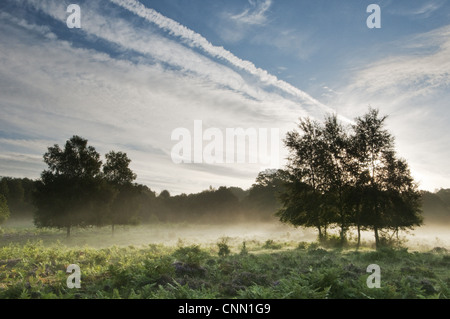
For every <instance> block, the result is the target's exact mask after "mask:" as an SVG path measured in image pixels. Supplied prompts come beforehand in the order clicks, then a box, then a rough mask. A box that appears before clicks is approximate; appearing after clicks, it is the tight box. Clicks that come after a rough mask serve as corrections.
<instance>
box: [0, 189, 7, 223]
mask: <svg viewBox="0 0 450 319" xmlns="http://www.w3.org/2000/svg"><path fill="white" fill-rule="evenodd" d="M8 218H9V208H8V203H7V202H6V198H5V196H3V195H2V194H0V225H1V224H3V223H4V222H5V221H6V220H7V219H8Z"/></svg>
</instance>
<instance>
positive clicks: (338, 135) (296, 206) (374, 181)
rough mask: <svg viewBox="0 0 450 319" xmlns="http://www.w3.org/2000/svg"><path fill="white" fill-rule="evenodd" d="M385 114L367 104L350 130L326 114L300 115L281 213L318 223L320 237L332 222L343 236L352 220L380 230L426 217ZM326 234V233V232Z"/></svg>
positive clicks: (286, 218)
mask: <svg viewBox="0 0 450 319" xmlns="http://www.w3.org/2000/svg"><path fill="white" fill-rule="evenodd" d="M385 119H386V117H379V115H378V110H374V109H371V108H370V109H369V112H368V113H366V114H365V115H364V116H362V117H358V118H356V119H355V122H356V124H355V125H353V126H352V132H351V133H352V134H348V133H347V131H346V129H345V128H344V127H342V125H341V124H339V123H338V121H337V117H336V116H328V117H327V118H326V119H325V122H324V125H321V124H320V123H318V122H313V121H311V120H310V119H308V118H306V119H300V124H299V128H300V130H301V132H302V133H301V134H300V133H299V132H297V131H292V132H288V134H287V137H286V139H285V144H286V146H287V147H288V148H289V151H290V155H289V162H288V166H287V168H288V172H289V174H290V178H289V179H290V182H289V183H288V186H287V187H286V191H285V192H284V193H283V194H282V195H281V197H280V198H281V200H282V203H283V207H282V208H281V209H280V210H279V211H278V213H277V216H278V217H279V218H280V220H281V221H282V222H288V223H291V224H293V225H295V226H306V227H316V228H317V229H318V231H319V238H322V236H323V235H322V229H324V231H325V233H326V228H327V227H328V226H329V225H338V227H340V235H341V241H342V242H344V240H345V237H346V232H347V230H348V229H349V227H350V226H352V225H355V226H356V227H357V229H358V245H359V242H360V231H361V228H366V229H372V230H373V231H374V235H375V243H376V246H377V247H379V244H380V235H379V232H380V231H381V230H383V229H385V230H389V229H391V230H394V231H395V232H396V233H397V234H398V231H399V230H400V229H405V228H413V227H414V226H417V225H420V224H421V223H422V218H421V209H420V205H421V204H420V198H421V197H420V193H419V192H418V190H417V186H416V185H415V183H414V180H413V178H412V177H411V174H410V171H409V168H408V165H407V163H406V161H405V160H402V159H397V158H396V155H395V150H394V139H393V137H392V136H391V134H390V133H389V132H388V131H387V130H386V129H385V128H384V122H385ZM325 235H326V234H325Z"/></svg>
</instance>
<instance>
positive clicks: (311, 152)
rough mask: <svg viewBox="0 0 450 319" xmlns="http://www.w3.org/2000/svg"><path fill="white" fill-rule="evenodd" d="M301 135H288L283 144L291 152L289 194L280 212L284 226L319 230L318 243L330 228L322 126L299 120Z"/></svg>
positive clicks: (283, 201) (284, 196) (278, 214)
mask: <svg viewBox="0 0 450 319" xmlns="http://www.w3.org/2000/svg"><path fill="white" fill-rule="evenodd" d="M298 127H299V129H300V130H301V131H302V134H300V133H299V132H297V131H292V132H288V133H287V136H286V139H285V141H284V143H285V145H286V146H287V147H288V149H289V151H290V155H289V158H288V166H287V171H288V173H289V180H290V182H289V183H288V187H287V190H286V192H285V193H284V194H282V195H281V197H280V198H281V201H282V203H283V207H282V208H281V209H280V210H279V211H278V212H277V216H278V217H279V218H280V220H281V221H282V222H288V223H292V224H293V225H295V226H306V227H316V228H317V230H318V232H319V239H320V240H321V239H322V238H323V236H324V235H323V234H322V231H324V234H326V229H327V227H328V225H329V224H330V218H329V215H328V212H327V211H326V209H325V205H324V202H325V201H324V191H325V188H326V185H325V180H326V169H327V168H326V165H325V159H326V158H325V155H326V154H325V152H326V145H325V144H324V141H323V130H322V127H321V125H320V123H318V122H315V121H311V120H310V119H309V118H306V119H300V123H299V125H298Z"/></svg>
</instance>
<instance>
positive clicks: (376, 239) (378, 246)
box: [373, 226, 380, 249]
mask: <svg viewBox="0 0 450 319" xmlns="http://www.w3.org/2000/svg"><path fill="white" fill-rule="evenodd" d="M373 230H374V232H375V249H378V248H380V237H379V236H378V227H376V226H375V227H374V228H373Z"/></svg>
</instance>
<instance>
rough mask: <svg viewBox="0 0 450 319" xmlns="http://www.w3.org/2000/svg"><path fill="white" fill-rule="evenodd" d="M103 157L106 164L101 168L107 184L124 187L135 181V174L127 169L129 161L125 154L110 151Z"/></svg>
mask: <svg viewBox="0 0 450 319" xmlns="http://www.w3.org/2000/svg"><path fill="white" fill-rule="evenodd" d="M105 157H106V163H105V165H104V166H103V174H104V176H105V178H106V180H107V181H108V182H111V183H114V184H116V185H126V184H131V183H132V182H133V181H134V180H135V179H136V174H135V173H133V171H132V170H131V169H130V168H129V165H130V163H131V160H130V159H129V158H128V156H127V154H126V153H123V152H114V151H111V152H109V153H108V154H106V155H105Z"/></svg>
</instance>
